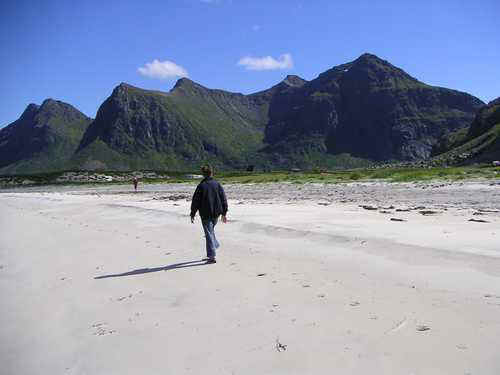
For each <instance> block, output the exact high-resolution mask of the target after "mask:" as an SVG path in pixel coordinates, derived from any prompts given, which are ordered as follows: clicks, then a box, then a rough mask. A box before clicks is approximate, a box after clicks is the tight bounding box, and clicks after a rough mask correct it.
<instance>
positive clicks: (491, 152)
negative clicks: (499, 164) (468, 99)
mask: <svg viewBox="0 0 500 375" xmlns="http://www.w3.org/2000/svg"><path fill="white" fill-rule="evenodd" d="M433 153H434V154H437V155H438V156H436V157H435V159H436V160H441V161H445V162H447V163H457V162H459V163H475V162H490V161H493V160H500V98H497V99H495V100H493V101H491V102H489V103H488V105H486V106H484V107H482V108H481V109H480V110H479V111H478V113H477V115H476V117H475V119H474V121H473V122H472V124H471V125H470V127H467V128H464V129H461V130H460V131H456V132H453V133H450V134H449V135H448V136H447V137H445V138H443V139H442V140H441V142H440V143H439V144H438V145H437V147H436V148H435V150H433Z"/></svg>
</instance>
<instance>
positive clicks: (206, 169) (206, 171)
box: [201, 165, 213, 177]
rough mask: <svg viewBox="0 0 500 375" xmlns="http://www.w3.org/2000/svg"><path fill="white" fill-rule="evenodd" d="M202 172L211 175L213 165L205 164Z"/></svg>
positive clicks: (207, 175) (204, 174)
mask: <svg viewBox="0 0 500 375" xmlns="http://www.w3.org/2000/svg"><path fill="white" fill-rule="evenodd" d="M201 173H203V176H205V177H210V176H211V175H212V173H213V170H212V167H211V166H210V165H204V166H203V167H201Z"/></svg>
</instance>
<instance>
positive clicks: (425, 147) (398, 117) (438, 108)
mask: <svg viewBox="0 0 500 375" xmlns="http://www.w3.org/2000/svg"><path fill="white" fill-rule="evenodd" d="M482 104H483V103H482V102H481V101H480V100H479V99H477V98H475V97H473V96H471V95H469V94H466V93H462V92H458V91H455V90H450V89H445V88H440V87H433V86H429V85H426V84H424V83H422V82H420V81H418V80H417V79H415V78H413V77H411V76H410V75H408V74H407V73H405V72H404V71H403V70H401V69H399V68H396V67H394V66H393V65H391V64H390V63H388V62H387V61H384V60H382V59H379V58H378V57H376V56H374V55H370V54H364V55H362V56H360V57H359V58H358V59H356V60H355V61H353V62H350V63H347V64H343V65H339V66H336V67H334V68H332V69H330V70H328V71H326V72H324V73H322V74H320V75H319V76H318V78H316V79H314V80H312V81H309V82H307V83H306V84H304V85H303V86H302V87H300V88H298V89H297V90H294V91H292V92H290V93H289V94H288V95H287V97H286V98H280V100H279V102H276V101H275V103H272V104H271V106H270V111H269V118H270V120H269V124H268V126H267V128H266V137H265V142H266V143H268V146H267V147H266V148H265V151H266V152H268V153H293V152H295V153H296V152H297V150H298V149H305V150H309V151H311V150H312V151H317V152H323V153H327V154H341V153H350V154H351V155H353V156H357V157H361V158H367V159H372V160H391V159H393V160H416V159H425V158H427V157H429V155H430V153H431V149H432V146H433V145H434V144H436V143H437V141H438V140H439V138H440V137H442V136H443V134H445V133H446V132H449V131H453V130H456V129H460V128H463V127H466V126H467V125H469V124H470V122H471V121H472V120H473V118H474V115H475V113H476V111H477V109H478V108H479V107H480V106H481V105H482Z"/></svg>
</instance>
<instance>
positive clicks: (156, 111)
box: [75, 76, 301, 168]
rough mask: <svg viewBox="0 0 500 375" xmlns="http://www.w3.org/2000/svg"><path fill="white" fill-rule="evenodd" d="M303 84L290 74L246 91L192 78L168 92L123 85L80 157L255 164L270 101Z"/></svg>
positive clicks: (122, 163) (119, 163)
mask: <svg viewBox="0 0 500 375" xmlns="http://www.w3.org/2000/svg"><path fill="white" fill-rule="evenodd" d="M300 84H301V79H300V78H299V77H291V76H290V77H287V79H285V81H283V82H282V83H280V84H278V85H276V86H274V87H273V88H271V89H269V90H265V91H262V92H259V93H256V94H253V95H243V94H238V93H231V92H227V91H223V90H212V89H208V88H206V87H203V86H201V85H199V84H197V83H195V82H193V81H191V80H189V79H187V78H182V79H180V80H179V81H178V82H177V83H176V85H175V86H174V88H173V89H172V90H171V91H170V92H168V93H165V92H160V91H150V90H142V89H139V88H136V87H133V86H131V85H128V84H125V83H122V84H120V85H119V86H117V87H116V88H115V89H114V91H113V93H112V94H111V96H110V97H109V98H108V99H106V101H105V102H104V103H103V104H102V105H101V107H100V108H99V111H98V112H97V116H96V119H95V120H94V122H93V123H92V124H91V125H90V126H89V128H88V130H87V132H86V133H85V135H84V137H83V139H82V142H81V143H80V146H79V149H78V153H77V155H76V157H75V158H76V159H78V160H80V163H84V162H85V160H87V161H88V160H94V161H99V162H100V163H101V164H102V163H104V164H105V165H106V166H108V167H113V168H116V167H122V168H128V167H143V168H144V167H148V168H165V167H172V166H174V167H179V166H189V165H192V164H193V163H196V162H200V161H205V160H206V161H217V162H219V163H221V164H223V165H228V166H237V165H244V164H246V163H252V162H253V161H255V159H256V158H257V159H258V158H259V155H258V153H257V152H258V150H259V149H261V148H262V147H263V143H262V139H263V134H264V128H265V125H266V123H267V122H268V111H269V103H270V101H271V100H272V98H273V97H274V96H275V95H277V94H278V93H280V92H281V91H283V90H286V89H287V88H289V87H292V86H294V85H300ZM89 150H92V152H91V151H89ZM96 154H98V155H97V156H96ZM120 155H123V156H124V158H121V157H120ZM120 159H121V160H120Z"/></svg>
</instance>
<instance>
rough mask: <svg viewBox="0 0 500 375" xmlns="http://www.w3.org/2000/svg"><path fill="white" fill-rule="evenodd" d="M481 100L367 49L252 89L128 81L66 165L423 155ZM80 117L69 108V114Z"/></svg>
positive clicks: (312, 161) (278, 163) (277, 163)
mask: <svg viewBox="0 0 500 375" xmlns="http://www.w3.org/2000/svg"><path fill="white" fill-rule="evenodd" d="M58 103H59V104H58ZM61 103H62V102H58V101H54V100H53V99H48V100H46V101H44V102H43V103H42V105H41V106H37V105H35V104H31V105H29V106H28V107H27V108H26V110H25V111H24V112H23V114H22V115H21V117H20V118H19V119H18V120H16V122H17V121H20V120H21V119H22V118H24V119H25V120H26V118H29V116H30V114H31V113H35V112H36V111H38V110H39V107H40V108H42V107H43V111H42V112H43V116H42V115H41V116H39V118H40V119H42V118H45V119H46V121H48V120H49V118H50V116H51V108H54V113H53V115H54V116H56V117H57V116H58V110H57V108H61V107H64V105H63V104H65V103H62V104H61ZM482 106H484V103H483V102H482V101H481V100H479V99H478V98H476V97H474V96H472V95H470V94H467V93H463V92H460V91H457V90H452V89H447V88H441V87H436V86H430V85H427V84H425V83H423V82H421V81H419V80H418V79H416V78H414V77H412V76H411V75H409V74H408V73H406V72H405V71H404V70H402V69H400V68H398V67H395V66H393V65H392V64H391V63H390V62H388V61H386V60H383V59H380V58H378V57H377V56H376V55H373V54H369V53H365V54H363V55H361V56H359V57H358V58H357V59H355V60H353V61H350V62H347V63H344V64H340V65H337V66H333V67H332V68H330V69H328V70H326V71H325V72H322V73H320V74H318V76H317V77H316V78H314V79H312V80H310V81H307V80H305V79H303V78H301V77H299V76H297V75H287V76H286V77H285V78H284V79H283V80H281V81H280V82H278V83H277V84H275V85H274V86H272V87H270V88H268V89H265V90H261V91H257V92H255V93H251V94H242V93H236V92H230V91H225V90H220V89H211V88H207V87H205V86H203V85H201V84H199V83H197V82H195V81H192V80H191V79H189V78H180V79H179V80H177V82H176V83H175V85H174V86H173V87H172V88H171V89H170V90H169V91H158V90H147V89H143V88H139V87H136V86H133V85H131V84H128V83H125V82H122V83H120V84H118V85H117V86H116V87H115V88H114V89H113V90H112V93H111V95H110V96H109V97H108V98H107V99H106V100H105V101H104V102H103V103H102V104H101V105H100V107H99V109H98V111H97V114H96V118H95V119H93V120H91V121H90V119H89V124H88V125H87V127H86V128H85V131H84V133H83V134H82V136H81V138H80V141H79V143H78V145H77V146H76V148H75V151H74V153H73V155H72V156H71V157H70V160H69V161H68V162H67V163H66V164H65V165H67V166H71V167H72V168H73V167H74V168H84V169H96V168H100V169H103V168H104V169H118V170H122V169H137V168H142V169H172V168H173V169H176V168H177V169H178V168H192V167H194V166H196V165H199V164H200V163H204V162H210V163H213V164H215V165H219V166H220V167H226V168H242V167H245V166H246V165H251V164H253V165H258V166H262V167H264V166H268V167H270V166H273V167H278V168H282V167H292V166H299V167H308V166H318V165H320V166H325V167H328V166H335V165H338V166H342V165H350V166H355V165H366V163H367V162H369V161H370V160H371V161H390V160H402V161H412V160H423V159H427V158H429V157H430V156H431V152H432V150H433V149H435V148H436V145H437V144H438V142H439V141H440V140H441V139H443V138H444V137H446V136H447V135H448V134H451V133H453V132H456V131H462V132H463V131H464V130H463V129H466V128H468V126H469V125H470V124H471V123H472V120H473V119H474V116H475V115H476V112H477V110H478V109H479V108H480V107H482ZM64 108H66V107H64ZM70 112H71V111H70ZM23 116H24V117H23ZM75 116H76V117H75ZM76 118H78V116H77V115H74V116H73V117H71V116H69V115H67V116H66V120H67V121H68V122H71V121H73V120H75V119H76ZM87 119H88V118H87ZM23 121H24V120H23ZM16 122H15V123H16ZM27 122H29V121H27ZM11 125H12V124H11ZM18 125H19V124H18ZM18 125H15V126H14V127H17V126H18ZM9 126H10V125H9ZM2 130H3V129H2ZM2 130H0V132H1V131H2ZM6 133H8V132H4V135H5V134H6ZM0 134H2V133H0ZM0 139H1V138H0ZM0 145H1V142H0ZM0 151H1V147H0Z"/></svg>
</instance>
